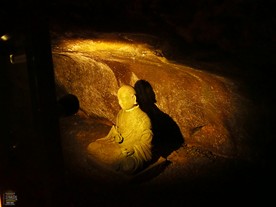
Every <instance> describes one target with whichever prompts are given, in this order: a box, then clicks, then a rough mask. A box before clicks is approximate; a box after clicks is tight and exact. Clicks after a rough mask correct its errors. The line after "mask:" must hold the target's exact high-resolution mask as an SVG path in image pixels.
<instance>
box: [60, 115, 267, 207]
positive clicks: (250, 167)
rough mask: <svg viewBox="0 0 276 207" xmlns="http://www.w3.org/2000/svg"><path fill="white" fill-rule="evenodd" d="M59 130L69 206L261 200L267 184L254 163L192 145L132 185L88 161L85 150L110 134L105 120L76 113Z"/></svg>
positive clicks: (182, 148) (155, 204)
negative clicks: (71, 203) (90, 144)
mask: <svg viewBox="0 0 276 207" xmlns="http://www.w3.org/2000/svg"><path fill="white" fill-rule="evenodd" d="M60 128H61V138H62V147H63V153H64V161H65V171H66V176H65V177H66V183H67V185H68V189H70V190H68V193H69V195H72V196H71V198H72V202H73V203H74V205H73V206H88V205H89V206H110V205H112V206H119V205H120V206H160V204H172V205H174V204H175V205H179V204H184V203H185V204H189V206H191V204H195V203H198V202H206V201H210V202H212V200H213V199H214V196H215V197H217V198H215V199H218V198H222V197H223V198H226V199H230V200H229V201H234V200H236V199H238V198H239V199H240V197H242V198H245V197H246V196H245V195H253V194H255V193H258V195H259V196H260V192H264V191H263V189H262V187H263V186H264V184H265V183H264V180H263V179H260V178H261V177H262V176H263V172H260V171H261V170H260V169H259V168H258V169H257V168H256V165H254V164H252V163H250V162H248V161H241V160H237V159H233V158H232V159H231V158H224V157H220V156H217V155H214V154H212V153H210V152H206V151H204V150H202V149H199V148H197V147H193V146H182V147H181V148H179V149H178V150H176V151H174V152H173V153H171V154H170V155H169V156H168V157H167V160H168V161H169V162H168V164H167V165H166V166H164V167H163V168H157V170H155V171H154V173H152V174H149V175H146V176H144V177H142V178H143V179H138V181H136V182H131V181H129V180H125V179H120V178H118V177H116V175H114V174H112V173H109V172H107V171H105V170H102V169H101V168H98V167H97V166H93V165H92V164H91V162H89V160H88V159H87V154H86V147H87V146H88V144H89V143H90V142H92V141H94V140H96V139H98V138H101V137H104V136H105V135H106V134H107V133H108V131H109V129H110V125H109V123H108V122H106V121H105V120H100V119H96V118H91V117H87V116H86V115H85V114H84V113H82V112H81V111H79V112H78V113H77V114H75V115H73V116H69V117H63V118H61V119H60ZM229 196H230V197H229ZM203 197H204V199H203V200H202V199H201V198H203ZM207 197H208V199H207ZM199 198H200V199H199ZM253 198H254V197H253ZM256 198H257V197H256ZM258 198H259V197H258ZM206 199H207V200H206ZM250 200H251V201H252V197H251V198H250ZM253 200H254V199H253Z"/></svg>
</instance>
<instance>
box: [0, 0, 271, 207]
mask: <svg viewBox="0 0 276 207" xmlns="http://www.w3.org/2000/svg"><path fill="white" fill-rule="evenodd" d="M272 3H273V0H271V1H269V0H268V1H258V0H256V1H250V0H234V1H226V0H225V1H215V0H207V1H201V0H199V1H192V0H188V1H183V2H182V1H178V0H175V1H166V0H150V1H145V0H136V1H127V0H120V1H118V2H116V3H114V2H112V1H108V0H101V1H97V0H96V1H93V0H82V1H73V0H68V1H65V0H52V1H50V2H48V1H35V0H29V1H26V2H24V3H23V2H21V1H15V2H13V3H11V2H5V3H4V5H3V7H1V8H0V17H1V19H2V20H3V21H2V22H1V27H0V32H1V34H0V35H1V40H0V58H1V59H0V63H1V69H2V70H1V74H0V75H1V78H2V79H1V86H2V87H1V88H2V98H1V108H2V110H3V111H4V117H3V119H2V120H3V121H2V123H1V127H2V130H1V131H2V135H1V138H2V141H1V142H2V144H1V149H0V150H1V158H2V159H1V168H0V169H1V173H0V194H1V195H2V196H3V195H4V194H5V192H7V191H12V192H15V194H16V195H17V200H16V206H28V207H30V206H34V207H37V206H47V207H48V206H72V207H73V206H110V205H113V206H114V205H115V206H116V205H120V206H160V205H161V204H164V205H166V204H167V205H175V206H182V205H187V206H193V205H195V204H197V203H200V204H207V203H210V204H213V205H216V204H219V206H221V203H220V202H218V203H217V202H215V201H218V200H220V199H221V200H222V201H223V202H225V204H226V202H227V203H228V204H229V203H230V202H233V203H236V202H237V201H239V202H241V201H245V202H247V203H256V202H257V201H260V202H261V203H262V204H264V203H265V202H268V203H269V201H270V200H271V199H272V198H273V197H271V191H270V190H269V189H271V188H273V187H274V184H273V183H274V175H273V169H274V167H273V165H274V162H275V160H274V156H275V155H274V149H273V143H274V140H273V136H274V135H273V130H272V129H273V118H274V116H273V115H274V111H275V109H274V106H273V101H272V97H273V94H274V92H275V91H274V86H273V85H274V84H273V75H272V74H273V70H274V68H275V67H274V66H275V65H274V55H275V51H274V50H275V37H274V36H273V35H274V33H275V23H276V22H275V13H274V12H273V11H272V8H273V6H272ZM4 34H9V35H10V36H7V37H8V39H7V40H4V39H2V35H4ZM11 54H13V55H14V59H12V60H13V63H12V60H11V56H10V55H11ZM89 68H93V70H90V69H89ZM91 74H92V75H91ZM91 77H92V78H91ZM139 79H145V80H148V81H149V82H150V83H151V84H152V87H153V89H154V92H155V95H156V99H157V105H158V108H159V109H158V110H159V111H160V114H162V115H164V116H166V118H169V119H170V120H174V122H173V124H175V125H176V126H177V127H179V128H178V130H180V134H181V135H182V136H183V138H184V141H185V144H183V145H182V147H181V148H178V149H176V150H172V151H170V152H169V153H168V154H167V155H166V158H167V159H168V160H169V161H170V164H168V166H165V168H162V169H161V168H158V169H155V170H153V171H152V173H151V174H149V175H147V174H146V175H144V176H141V177H142V179H141V180H139V179H138V182H130V183H129V182H126V181H125V180H124V181H122V180H120V179H119V181H118V179H114V177H113V176H114V175H110V174H109V173H107V172H105V171H103V172H102V171H101V170H99V169H96V168H94V167H92V166H91V165H90V164H89V163H87V160H86V159H85V156H86V152H85V147H86V146H87V145H88V144H89V142H91V141H93V140H95V139H96V138H99V137H101V136H104V134H106V133H107V132H108V130H109V128H110V126H111V125H110V123H111V120H112V119H113V118H114V117H115V115H116V113H117V111H118V110H119V106H118V103H117V99H116V96H115V95H114V94H111V93H114V91H116V90H117V89H118V87H119V86H120V85H121V84H124V83H126V84H131V85H134V83H135V82H136V81H137V80H139ZM164 116H163V117H164ZM159 118H160V119H162V118H161V116H160V117H159ZM160 119H159V121H160ZM166 123H168V122H166ZM170 123H172V122H170ZM162 124H163V125H164V123H162ZM163 125H162V126H163ZM175 125H173V126H175ZM159 127H160V126H159ZM160 130H161V129H160ZM158 132H159V131H158V129H157V132H156V133H158ZM162 132H163V133H165V135H166V136H169V135H168V134H166V132H165V131H162ZM174 132H175V131H174ZM177 132H179V131H177ZM160 134H161V132H160ZM174 135H175V134H174ZM175 136H176V135H175ZM165 148H166V147H165ZM2 200H3V197H2Z"/></svg>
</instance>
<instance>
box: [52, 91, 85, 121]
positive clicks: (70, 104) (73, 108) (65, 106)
mask: <svg viewBox="0 0 276 207" xmlns="http://www.w3.org/2000/svg"><path fill="white" fill-rule="evenodd" d="M57 105H58V114H59V116H60V117H66V116H71V115H74V114H75V113H77V112H78V110H79V108H80V103H79V99H78V97H77V96H75V95H73V94H66V95H64V96H63V97H61V98H60V99H59V100H58V102H57Z"/></svg>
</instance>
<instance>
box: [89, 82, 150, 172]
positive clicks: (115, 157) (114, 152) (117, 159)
mask: <svg viewBox="0 0 276 207" xmlns="http://www.w3.org/2000/svg"><path fill="white" fill-rule="evenodd" d="M117 97H118V101H119V105H120V107H121V110H120V111H119V113H118V114H117V117H116V124H115V125H113V126H112V128H111V129H110V131H109V133H108V134H107V136H105V137H103V138H100V139H97V140H96V141H94V142H92V143H90V144H89V145H88V148H87V150H88V154H89V157H90V158H91V159H93V160H94V161H96V162H98V163H101V164H103V165H105V166H107V167H109V168H110V169H111V170H115V171H117V172H121V173H124V174H128V175H133V174H135V173H137V172H139V171H141V170H143V169H144V168H145V167H147V165H148V164H149V163H150V161H151V160H152V137H153V133H152V129H151V121H150V119H149V117H148V116H147V114H146V113H145V112H143V111H142V110H141V109H140V107H139V105H138V104H137V102H136V93H135V89H134V88H133V87H132V86H129V85H123V86H122V87H121V88H120V89H119V90H118V93H117Z"/></svg>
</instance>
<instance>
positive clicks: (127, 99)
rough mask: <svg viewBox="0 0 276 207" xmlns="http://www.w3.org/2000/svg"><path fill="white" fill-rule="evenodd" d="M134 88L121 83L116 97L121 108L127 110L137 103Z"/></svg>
mask: <svg viewBox="0 0 276 207" xmlns="http://www.w3.org/2000/svg"><path fill="white" fill-rule="evenodd" d="M135 94H136V93H135V89H134V88H133V87H132V86H130V85H123V86H121V87H120V88H119V90H118V93H117V97H118V101H119V104H120V106H121V108H122V109H123V110H128V109H131V108H133V107H134V106H136V105H137V102H136V95H135Z"/></svg>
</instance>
